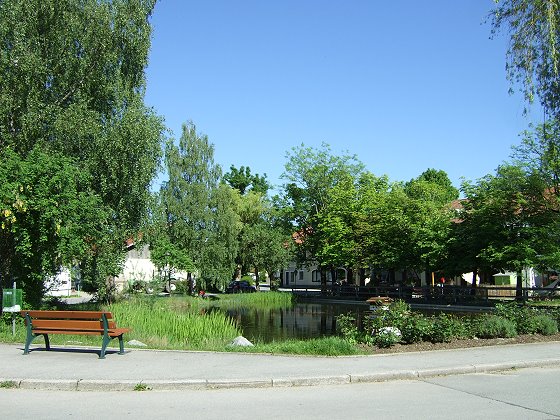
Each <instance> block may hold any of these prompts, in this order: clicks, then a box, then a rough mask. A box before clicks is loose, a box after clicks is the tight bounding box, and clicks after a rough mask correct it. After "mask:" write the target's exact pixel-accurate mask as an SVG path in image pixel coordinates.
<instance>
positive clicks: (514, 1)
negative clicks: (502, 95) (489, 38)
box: [492, 0, 560, 117]
mask: <svg viewBox="0 0 560 420" xmlns="http://www.w3.org/2000/svg"><path fill="white" fill-rule="evenodd" d="M496 3H497V6H496V8H495V9H494V10H493V11H492V13H493V18H492V27H493V29H492V33H493V34H494V33H496V32H498V31H499V30H502V29H505V30H506V31H508V33H509V36H510V44H509V49H508V52H507V65H506V70H507V76H508V79H509V80H510V81H511V82H512V84H514V83H520V84H521V90H522V92H523V94H524V96H525V99H526V100H527V101H528V102H529V103H532V102H533V101H534V98H535V96H536V97H538V98H539V100H540V102H541V104H542V105H543V107H544V108H545V109H547V110H548V111H549V112H550V113H551V114H552V115H553V116H554V117H556V116H558V114H559V112H560V102H559V99H560V85H559V82H560V79H559V65H560V49H559V47H560V45H559V33H560V32H559V31H560V10H559V6H560V4H559V2H558V0H499V1H496Z"/></svg>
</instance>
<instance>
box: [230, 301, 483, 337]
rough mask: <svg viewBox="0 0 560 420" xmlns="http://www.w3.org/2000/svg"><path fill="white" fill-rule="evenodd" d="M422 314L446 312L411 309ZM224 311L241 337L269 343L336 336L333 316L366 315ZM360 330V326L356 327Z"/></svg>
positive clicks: (353, 309)
mask: <svg viewBox="0 0 560 420" xmlns="http://www.w3.org/2000/svg"><path fill="white" fill-rule="evenodd" d="M413 310H414V311H416V312H420V313H422V314H424V315H427V316H430V315H437V314H438V313H440V312H448V311H449V310H450V309H449V308H447V310H445V309H441V308H440V309H434V308H432V309H430V308H428V307H424V308H416V309H413ZM225 312H226V313H227V314H228V315H229V316H230V317H232V318H233V319H234V320H236V322H237V325H239V327H240V328H241V330H242V331H243V336H244V337H245V338H247V339H248V340H249V341H252V342H263V343H269V342H271V341H282V340H287V339H303V340H305V339H310V338H318V337H325V336H330V335H335V334H336V317H337V316H338V315H341V314H348V313H350V314H351V315H353V316H354V317H355V318H356V319H357V320H358V322H360V323H361V320H363V319H364V316H365V315H368V314H370V308H369V305H366V304H340V303H296V304H294V306H292V307H290V308H281V309H248V308H236V309H227V310H225ZM451 313H453V314H454V315H456V316H474V315H475V314H476V313H477V312H476V311H475V312H469V311H467V312H462V311H451ZM358 327H359V328H360V327H361V326H360V325H358Z"/></svg>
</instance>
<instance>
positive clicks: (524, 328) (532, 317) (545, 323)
mask: <svg viewBox="0 0 560 420" xmlns="http://www.w3.org/2000/svg"><path fill="white" fill-rule="evenodd" d="M496 314H497V315H499V316H502V317H504V318H506V319H508V320H510V321H512V322H513V323H514V324H515V328H516V330H517V333H518V334H543V335H551V334H556V332H558V322H557V320H556V319H555V318H554V314H551V315H548V314H543V313H542V312H541V311H539V310H538V309H536V308H532V307H528V306H520V305H517V304H515V303H510V304H498V305H496Z"/></svg>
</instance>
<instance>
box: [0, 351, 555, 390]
mask: <svg viewBox="0 0 560 420" xmlns="http://www.w3.org/2000/svg"><path fill="white" fill-rule="evenodd" d="M558 365H560V358H551V359H543V360H527V361H518V362H504V363H482V364H474V365H462V366H453V367H445V368H441V369H438V368H433V369H422V370H395V371H389V372H373V373H364V374H352V375H350V374H343V375H331V376H310V377H280V378H265V379H263V378H253V379H221V380H205V379H188V380H150V379H137V380H132V379H127V380H92V379H87V380H85V379H79V380H66V379H22V378H0V384H2V387H3V388H19V389H36V390H50V391H84V392H87V391H96V392H103V391H135V390H136V391H141V390H146V391H147V390H158V391H179V390H185V389H188V390H212V389H236V388H239V389H245V388H274V387H276V388H278V387H309V386H325V385H327V386H328V385H348V384H359V383H372V382H388V381H397V380H416V379H427V378H430V377H436V376H449V375H465V374H473V373H489V372H499V371H508V370H512V369H524V368H535V367H547V366H558Z"/></svg>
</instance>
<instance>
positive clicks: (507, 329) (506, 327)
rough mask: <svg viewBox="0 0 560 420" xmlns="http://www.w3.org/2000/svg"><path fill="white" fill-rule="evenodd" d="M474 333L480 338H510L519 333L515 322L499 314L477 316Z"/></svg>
mask: <svg viewBox="0 0 560 420" xmlns="http://www.w3.org/2000/svg"><path fill="white" fill-rule="evenodd" d="M474 333H475V335H476V336H477V337H480V338H510V337H515V336H516V335H517V330H516V327H515V323H514V322H513V321H511V320H509V319H507V318H504V317H501V316H497V315H486V316H481V317H480V318H477V320H476V325H475V327H474Z"/></svg>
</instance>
